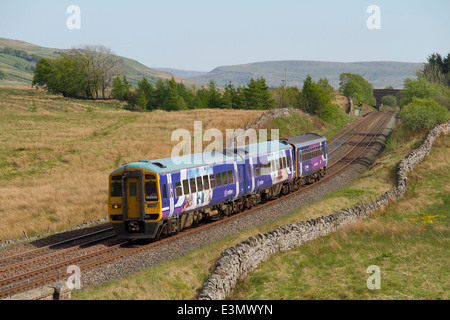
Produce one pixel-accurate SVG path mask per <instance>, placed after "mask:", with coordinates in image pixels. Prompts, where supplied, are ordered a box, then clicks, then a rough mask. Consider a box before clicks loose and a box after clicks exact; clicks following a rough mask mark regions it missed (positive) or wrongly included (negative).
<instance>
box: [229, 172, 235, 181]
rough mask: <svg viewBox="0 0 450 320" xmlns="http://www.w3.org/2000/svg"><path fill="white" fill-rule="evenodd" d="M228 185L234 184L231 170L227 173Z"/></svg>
mask: <svg viewBox="0 0 450 320" xmlns="http://www.w3.org/2000/svg"><path fill="white" fill-rule="evenodd" d="M228 183H234V179H233V171H231V170H229V171H228Z"/></svg>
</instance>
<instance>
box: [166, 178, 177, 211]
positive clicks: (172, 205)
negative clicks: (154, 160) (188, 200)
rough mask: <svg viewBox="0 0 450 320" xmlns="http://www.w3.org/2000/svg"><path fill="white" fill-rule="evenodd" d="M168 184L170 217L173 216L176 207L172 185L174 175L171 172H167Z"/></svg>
mask: <svg viewBox="0 0 450 320" xmlns="http://www.w3.org/2000/svg"><path fill="white" fill-rule="evenodd" d="M167 184H168V187H169V217H172V216H173V212H174V209H175V199H174V192H173V186H172V175H171V174H170V173H168V174H167Z"/></svg>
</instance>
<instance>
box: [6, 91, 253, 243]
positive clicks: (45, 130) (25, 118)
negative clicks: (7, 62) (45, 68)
mask: <svg viewBox="0 0 450 320" xmlns="http://www.w3.org/2000/svg"><path fill="white" fill-rule="evenodd" d="M0 113H1V115H2V116H1V118H0V226H1V227H0V240H6V239H11V238H20V237H22V236H23V231H24V230H25V231H26V232H27V234H28V236H32V235H35V234H42V233H44V232H46V231H47V230H48V229H49V230H50V231H51V232H55V231H58V230H62V229H64V228H67V227H68V226H69V223H70V224H71V225H72V226H73V225H76V224H80V223H83V221H90V220H96V219H99V218H103V217H105V216H106V212H107V211H106V208H107V207H106V202H107V187H108V183H107V180H108V175H109V173H110V172H111V171H113V170H114V169H115V168H116V167H118V166H120V165H122V164H123V163H126V162H132V161H137V160H140V159H158V158H161V157H170V153H171V150H172V147H173V146H174V145H176V144H177V143H178V142H172V141H171V134H172V131H173V130H175V129H177V128H184V129H187V130H189V131H190V132H191V133H192V132H193V126H194V120H201V121H202V122H203V130H207V129H208V128H217V129H219V130H223V133H224V136H225V129H234V128H237V127H240V126H243V125H244V123H245V122H251V121H252V120H253V119H255V118H257V117H259V116H260V115H261V114H262V112H261V111H227V110H214V111H213V110H194V111H192V110H191V111H185V112H177V113H168V112H163V111H155V112H151V113H136V112H129V111H124V110H121V109H120V104H119V103H118V102H114V101H108V102H106V101H74V100H68V99H63V98H62V97H60V96H53V95H49V94H47V93H44V92H40V91H36V90H33V89H17V88H8V87H0Z"/></svg>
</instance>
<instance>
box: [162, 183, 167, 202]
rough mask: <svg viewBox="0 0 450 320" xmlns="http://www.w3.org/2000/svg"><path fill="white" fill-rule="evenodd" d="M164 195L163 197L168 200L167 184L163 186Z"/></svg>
mask: <svg viewBox="0 0 450 320" xmlns="http://www.w3.org/2000/svg"><path fill="white" fill-rule="evenodd" d="M162 195H163V198H164V199H165V198H167V191H166V185H165V184H163V185H162Z"/></svg>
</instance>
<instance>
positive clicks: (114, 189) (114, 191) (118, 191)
mask: <svg viewBox="0 0 450 320" xmlns="http://www.w3.org/2000/svg"><path fill="white" fill-rule="evenodd" d="M121 196H122V182H113V183H111V197H121Z"/></svg>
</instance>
